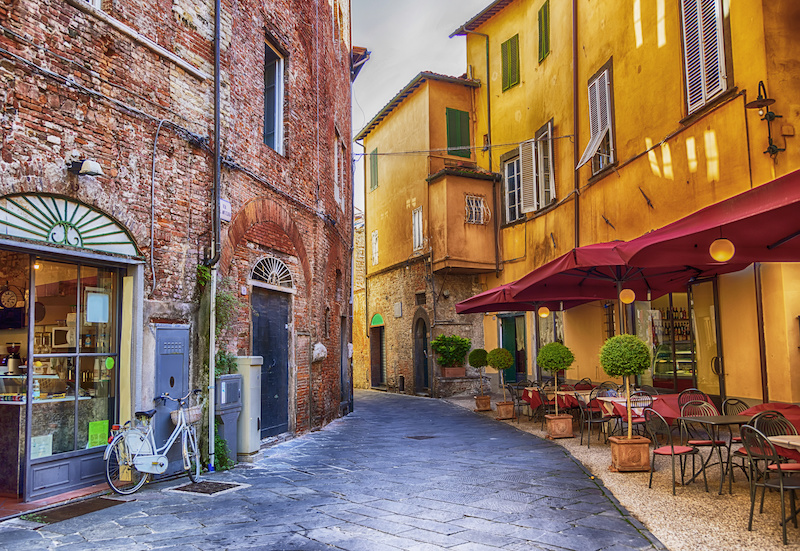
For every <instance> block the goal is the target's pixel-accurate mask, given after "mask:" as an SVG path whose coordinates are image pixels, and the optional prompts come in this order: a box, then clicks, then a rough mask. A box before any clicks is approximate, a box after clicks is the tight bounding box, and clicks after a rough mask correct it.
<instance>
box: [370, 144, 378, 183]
mask: <svg viewBox="0 0 800 551" xmlns="http://www.w3.org/2000/svg"><path fill="white" fill-rule="evenodd" d="M377 187H378V150H377V148H376V149H373V150H372V153H370V154H369V189H370V191H372V190H373V189H375V188H377Z"/></svg>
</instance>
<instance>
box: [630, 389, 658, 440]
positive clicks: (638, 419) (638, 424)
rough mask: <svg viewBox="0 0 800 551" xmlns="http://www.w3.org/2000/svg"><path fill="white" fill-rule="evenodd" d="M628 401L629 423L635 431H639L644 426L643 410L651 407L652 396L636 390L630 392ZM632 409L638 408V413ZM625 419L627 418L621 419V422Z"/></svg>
mask: <svg viewBox="0 0 800 551" xmlns="http://www.w3.org/2000/svg"><path fill="white" fill-rule="evenodd" d="M628 401H629V402H630V404H631V424H632V425H633V426H634V428H635V429H636V432H637V433H639V432H640V431H641V430H642V427H644V410H645V409H647V408H652V407H653V397H652V396H651V395H650V394H648V393H647V392H642V391H641V390H637V391H636V392H632V393H631V396H630V398H629V399H628ZM633 410H639V412H640V413H639V414H637V413H636V412H635V411H633ZM627 421H628V420H627V419H623V423H626V422H627Z"/></svg>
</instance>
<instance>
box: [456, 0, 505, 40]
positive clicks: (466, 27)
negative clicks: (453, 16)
mask: <svg viewBox="0 0 800 551" xmlns="http://www.w3.org/2000/svg"><path fill="white" fill-rule="evenodd" d="M513 1H514V0H495V1H494V2H492V3H491V4H489V5H488V6H487V7H486V8H484V9H483V11H482V12H480V13H479V14H478V15H476V16H475V17H473V18H472V19H470V20H469V21H467V22H466V23H464V24H463V25H461V26H460V27H459V28H457V29H456V30H454V31H453V32H452V34H451V35H450V38H453V37H454V36H462V35H465V34H467V31H474V30H475V29H477V28H478V27H480V26H481V25H483V24H484V23H486V22H487V21H488V20H489V19H491V18H492V17H494V16H495V15H496V14H498V13H499V12H500V11H502V10H503V8H505V7H506V6H508V5H509V4H510V3H511V2H513Z"/></svg>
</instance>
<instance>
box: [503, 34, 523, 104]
mask: <svg viewBox="0 0 800 551" xmlns="http://www.w3.org/2000/svg"><path fill="white" fill-rule="evenodd" d="M500 56H501V58H502V65H503V92H505V91H506V90H508V89H509V88H511V87H512V86H515V85H517V84H519V35H518V34H515V35H514V36H512V37H511V38H509V39H508V40H506V41H505V42H503V43H502V44H501V45H500Z"/></svg>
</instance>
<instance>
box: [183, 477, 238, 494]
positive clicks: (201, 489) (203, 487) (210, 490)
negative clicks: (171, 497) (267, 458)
mask: <svg viewBox="0 0 800 551" xmlns="http://www.w3.org/2000/svg"><path fill="white" fill-rule="evenodd" d="M246 486H247V485H246V484H234V483H230V482H211V481H209V480H204V481H203V482H198V483H196V484H194V483H192V484H184V485H183V486H178V487H177V488H172V490H171V491H175V492H189V493H192V494H201V495H206V496H211V495H214V494H219V493H222V492H232V491H234V490H238V489H239V488H244V487H246Z"/></svg>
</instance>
